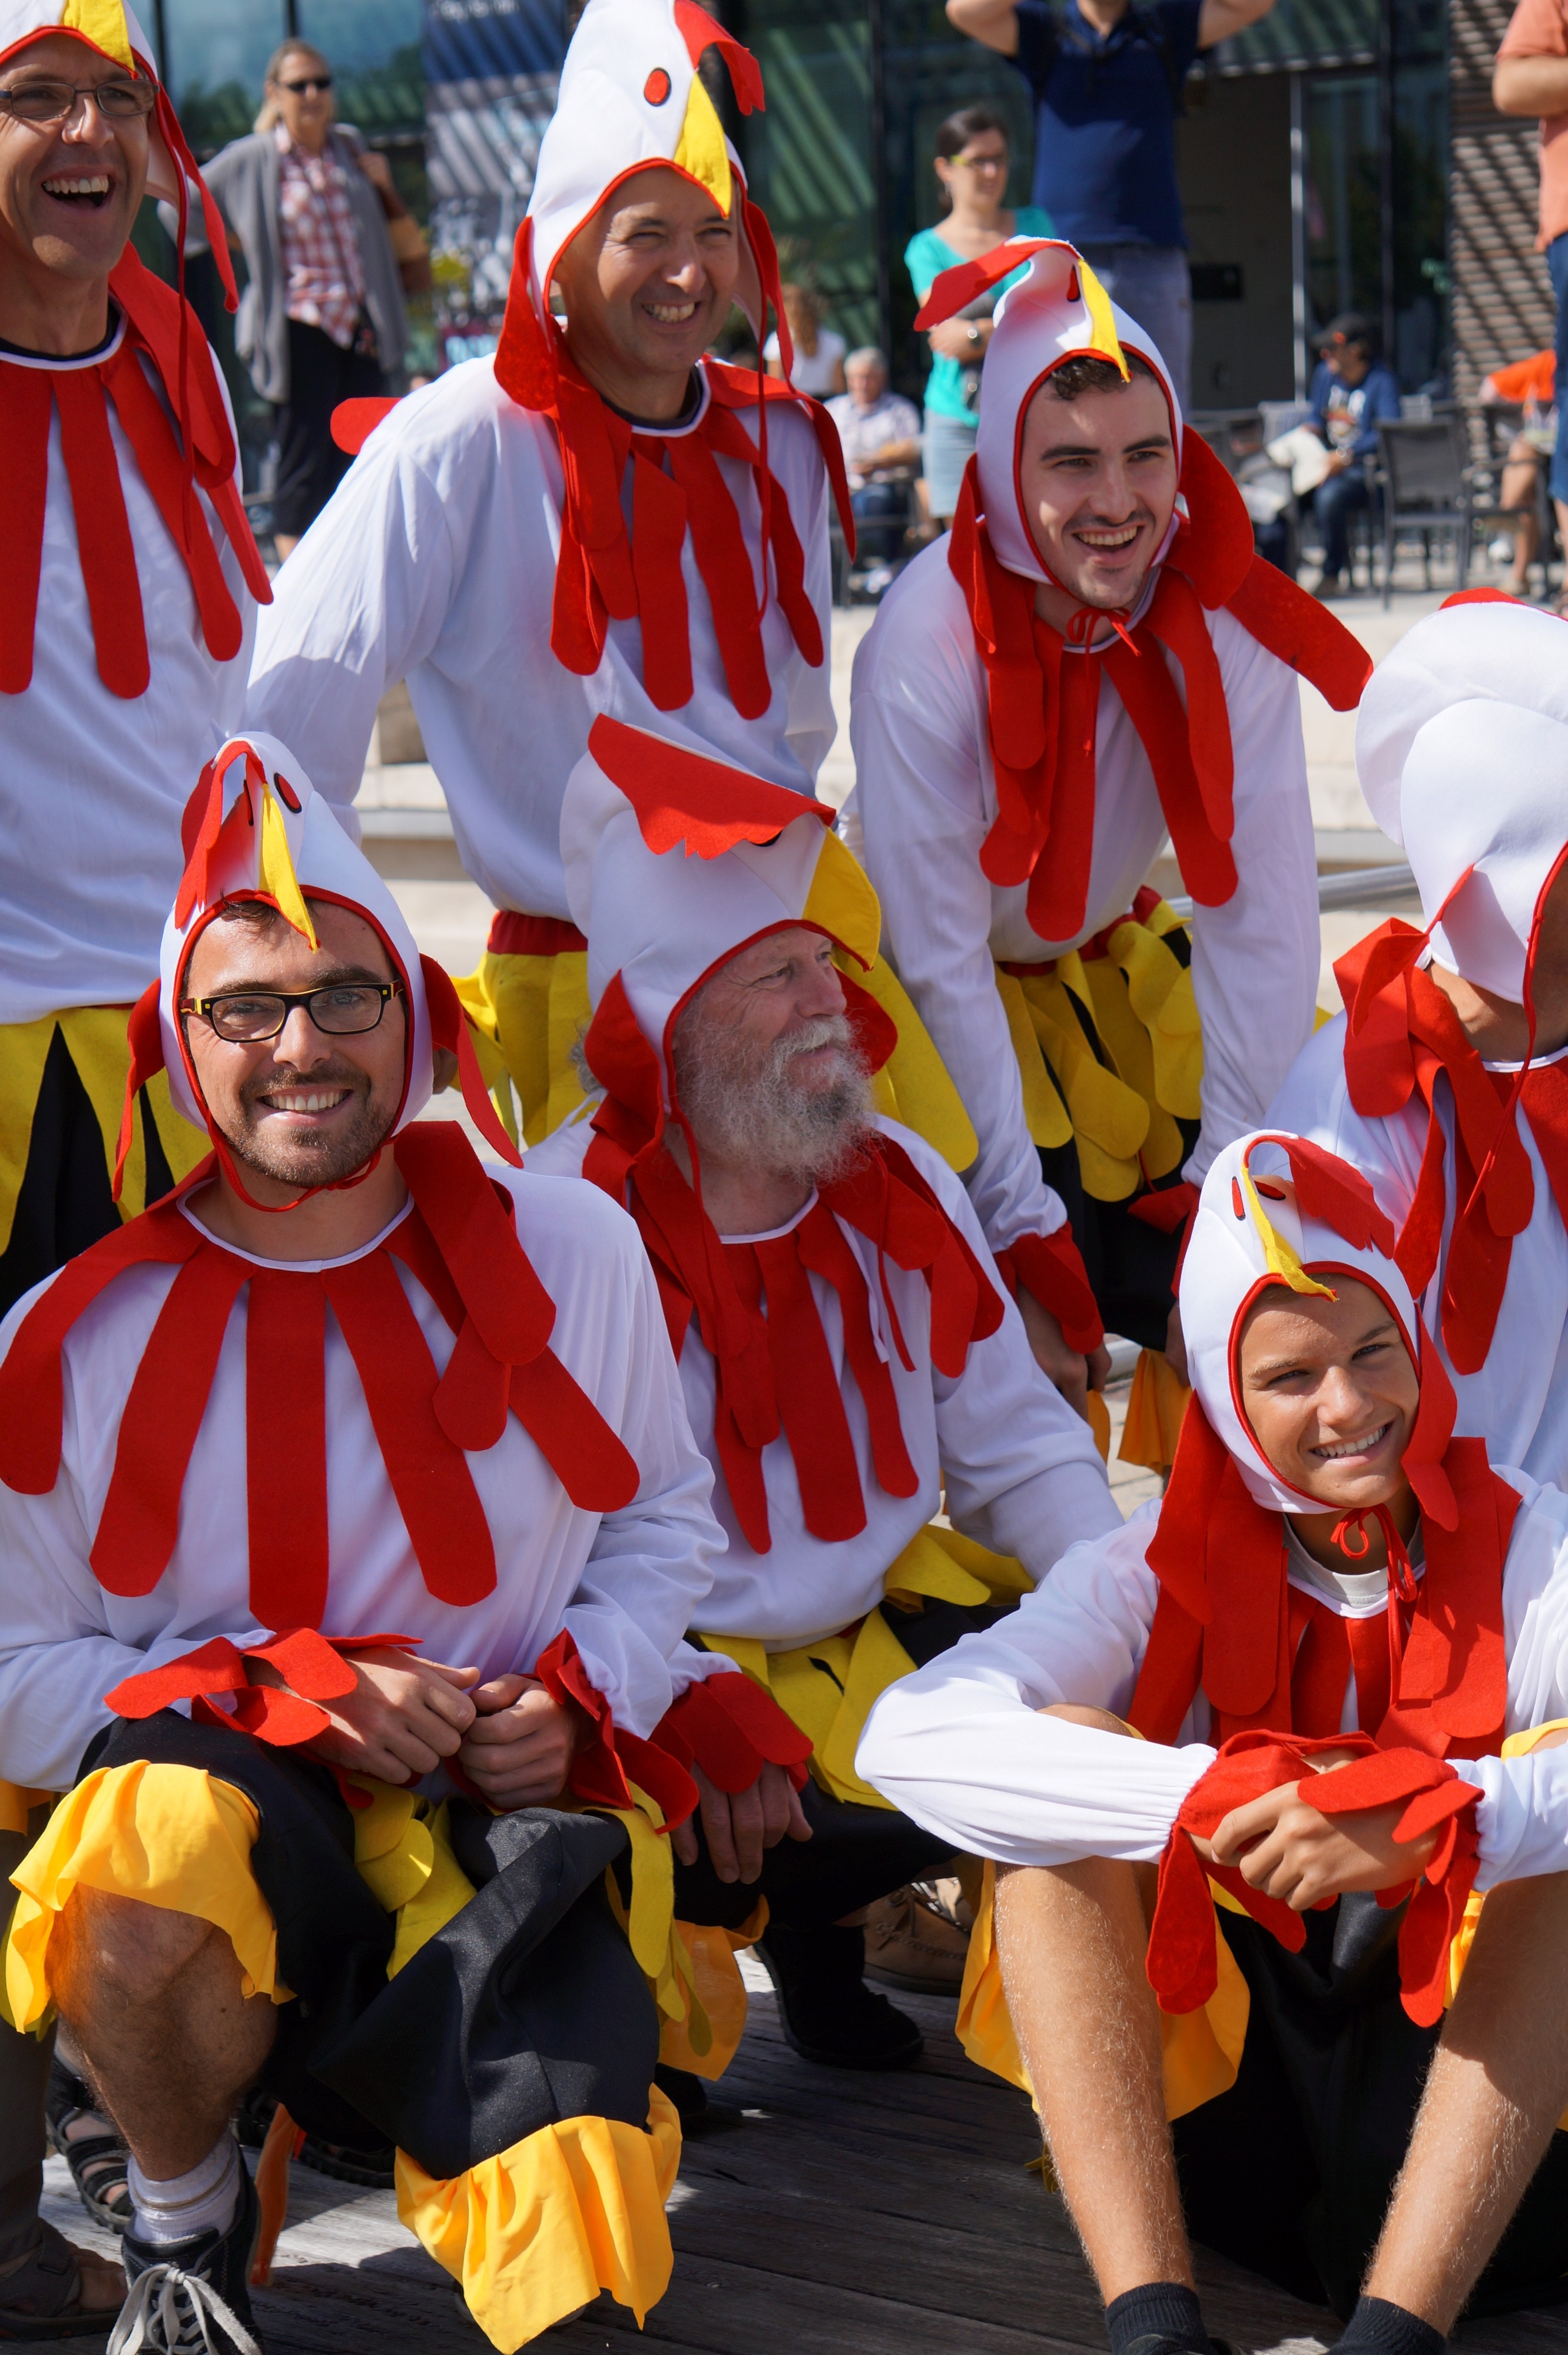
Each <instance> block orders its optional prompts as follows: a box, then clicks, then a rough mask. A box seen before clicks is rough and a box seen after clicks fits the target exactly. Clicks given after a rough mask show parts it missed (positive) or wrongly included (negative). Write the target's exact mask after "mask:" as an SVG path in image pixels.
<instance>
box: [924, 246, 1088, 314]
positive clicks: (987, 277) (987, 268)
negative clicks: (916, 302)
mask: <svg viewBox="0 0 1568 2355" xmlns="http://www.w3.org/2000/svg"><path fill="white" fill-rule="evenodd" d="M1052 246H1055V247H1057V248H1058V249H1059V250H1061V251H1062V252H1064V253H1065V252H1071V250H1072V248H1071V247H1069V246H1064V245H1062V242H1061V239H1060V238H1059V237H1011V238H1008V240H1006V242H1005V243H1004V244H1002V245H997V246H993V248H992V249H991V250H990V252H989V253H986V254H982V255H981V257H980V259H979V261H960V262H958V263H956V264H955V267H954V268H953V269H951V270H944V272H943V273H942V275H941V277H940V278H938V279H937V280H936V282H935V283H934V284H933V287H932V289H931V292H930V293H928V294H927V296H926V298H925V300H924V302H923V304H921V306H920V311H919V314H918V315H917V316H916V319H915V323H914V324H915V325H916V326H917V327H922V328H923V327H938V326H940V325H942V322H943V320H944V319H951V318H953V317H954V316H955V314H956V313H958V312H959V311H962V310H964V309H965V308H966V307H967V305H968V304H971V303H973V302H974V301H975V299H976V296H977V295H981V294H984V293H987V292H988V291H989V290H990V288H991V287H993V286H995V285H996V283H997V280H998V279H1001V278H1007V277H1008V276H1009V275H1010V274H1011V272H1013V271H1015V270H1017V269H1018V268H1019V264H1020V263H1021V262H1025V261H1033V260H1034V257H1035V255H1036V254H1037V253H1044V252H1046V251H1048V250H1050V249H1051V247H1052ZM1073 276H1074V278H1076V276H1077V272H1076V271H1075V272H1073ZM1071 299H1072V298H1071V296H1070V297H1069V300H1071Z"/></svg>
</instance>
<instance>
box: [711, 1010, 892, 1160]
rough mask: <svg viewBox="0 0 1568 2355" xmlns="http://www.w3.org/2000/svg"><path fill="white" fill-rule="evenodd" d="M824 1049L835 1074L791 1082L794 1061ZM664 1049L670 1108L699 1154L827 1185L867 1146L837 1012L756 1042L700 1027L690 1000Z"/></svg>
mask: <svg viewBox="0 0 1568 2355" xmlns="http://www.w3.org/2000/svg"><path fill="white" fill-rule="evenodd" d="M691 1017H695V1018H696V1019H695V1021H690V1022H689V1027H688V1018H691ZM829 1046H831V1047H837V1049H838V1050H839V1068H838V1071H837V1074H836V1075H835V1077H834V1078H833V1079H832V1080H831V1081H829V1082H826V1083H825V1084H822V1085H818V1086H816V1087H815V1088H810V1089H806V1088H801V1087H797V1086H796V1085H795V1082H794V1081H793V1080H792V1079H791V1077H790V1065H791V1063H792V1062H793V1061H794V1060H795V1057H796V1056H797V1055H799V1054H803V1053H805V1052H808V1051H810V1050H812V1049H816V1048H821V1047H829ZM674 1050H675V1064H676V1080H677V1088H678V1090H679V1094H680V1107H681V1110H682V1112H683V1113H684V1114H685V1115H686V1118H687V1121H688V1124H689V1126H690V1129H691V1132H692V1135H693V1136H694V1137H695V1138H696V1140H697V1149H698V1152H699V1155H706V1156H709V1157H710V1158H712V1159H715V1160H718V1161H721V1162H723V1163H724V1164H725V1165H726V1166H727V1167H731V1168H738V1167H747V1166H748V1165H750V1166H752V1167H757V1168H762V1169H765V1170H768V1171H770V1172H772V1173H773V1174H775V1175H779V1176H786V1177H796V1178H799V1179H801V1180H803V1181H809V1182H810V1183H811V1184H812V1185H816V1186H830V1185H832V1184H834V1183H835V1182H836V1180H837V1179H839V1178H842V1177H848V1176H849V1174H850V1173H851V1171H852V1170H854V1169H855V1168H857V1167H859V1164H860V1163H861V1162H862V1161H864V1160H865V1158H866V1156H867V1155H868V1154H869V1151H870V1149H871V1142H872V1139H873V1137H874V1135H875V1134H876V1125H875V1124H876V1113H875V1107H874V1104H873V1103H872V1098H871V1082H870V1074H869V1071H867V1069H866V1065H865V1062H864V1060H863V1059H862V1057H861V1055H860V1052H859V1047H858V1046H857V1043H856V1039H855V1034H854V1032H853V1030H852V1029H851V1028H850V1026H849V1023H848V1019H847V1018H845V1017H844V1016H843V1015H835V1016H832V1017H830V1018H827V1019H826V1020H823V1021H819V1022H812V1023H808V1024H805V1026H804V1027H803V1028H801V1029H800V1030H798V1031H796V1032H795V1033H794V1035H793V1036H791V1037H789V1038H787V1039H774V1040H773V1041H772V1042H771V1044H769V1045H767V1046H764V1047H757V1046H754V1045H753V1044H752V1041H751V1040H750V1039H746V1038H744V1037H743V1036H742V1035H741V1033H740V1032H739V1031H736V1030H732V1029H728V1028H720V1027H718V1026H717V1025H712V1026H709V1024H708V1023H706V1022H704V1021H703V1020H702V1018H701V1011H700V1009H699V1007H697V1006H693V1007H689V1008H688V1011H687V1014H686V1015H683V1016H682V1018H681V1021H680V1023H679V1024H678V1025H677V1031H676V1038H675V1042H674Z"/></svg>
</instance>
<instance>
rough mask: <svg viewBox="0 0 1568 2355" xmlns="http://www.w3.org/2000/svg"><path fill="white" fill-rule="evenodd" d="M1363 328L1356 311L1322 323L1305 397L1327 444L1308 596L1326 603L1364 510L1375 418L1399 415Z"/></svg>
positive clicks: (1387, 373) (1340, 578)
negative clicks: (1317, 562)
mask: <svg viewBox="0 0 1568 2355" xmlns="http://www.w3.org/2000/svg"><path fill="white" fill-rule="evenodd" d="M1374 349H1375V346H1374V340H1373V330H1372V326H1371V321H1370V320H1368V319H1364V318H1363V317H1362V315H1361V314H1360V312H1359V311H1343V312H1341V313H1340V314H1339V317H1338V318H1337V319H1330V320H1329V322H1328V325H1327V326H1326V327H1325V328H1324V330H1323V333H1322V336H1320V338H1319V340H1318V350H1319V352H1320V353H1321V354H1322V357H1321V358H1320V359H1319V361H1318V363H1317V368H1316V369H1315V370H1314V371H1313V377H1312V386H1311V390H1310V392H1309V394H1308V398H1309V400H1311V403H1312V423H1313V425H1314V426H1315V427H1316V429H1317V432H1319V433H1320V434H1321V435H1322V437H1323V439H1324V441H1325V442H1328V452H1329V473H1328V476H1327V478H1326V480H1325V481H1323V482H1321V483H1319V484H1318V485H1317V489H1316V490H1315V491H1314V492H1312V494H1311V496H1310V505H1311V507H1312V512H1313V514H1314V515H1315V516H1316V517H1317V528H1318V530H1319V531H1320V532H1321V533H1322V535H1323V577H1322V579H1321V580H1320V581H1318V583H1317V589H1316V591H1314V594H1315V595H1317V596H1319V597H1332V596H1337V595H1339V593H1340V592H1341V591H1345V590H1348V589H1349V587H1350V585H1351V583H1350V517H1351V515H1352V514H1353V513H1354V512H1356V511H1357V510H1358V509H1360V508H1361V507H1364V506H1368V505H1370V503H1371V485H1369V483H1368V481H1367V460H1368V459H1369V458H1371V457H1375V456H1376V454H1377V447H1378V420H1379V418H1380V417H1381V418H1388V419H1391V420H1396V419H1397V418H1398V416H1399V378H1397V377H1396V376H1395V374H1394V372H1393V370H1392V368H1387V367H1385V366H1384V364H1383V362H1382V361H1381V360H1380V359H1377V358H1375V357H1373V354H1374Z"/></svg>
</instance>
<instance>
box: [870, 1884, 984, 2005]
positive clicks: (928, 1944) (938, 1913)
mask: <svg viewBox="0 0 1568 2355" xmlns="http://www.w3.org/2000/svg"><path fill="white" fill-rule="evenodd" d="M960 1908H961V1909H962V1912H960V1910H959V1909H960ZM968 1910H969V1909H968V1907H967V1906H966V1905H965V1903H964V1900H963V1897H962V1895H961V1894H960V1892H959V1889H958V1883H957V1882H956V1881H936V1882H912V1883H911V1885H910V1886H909V1887H908V1888H905V1889H895V1890H894V1891H893V1893H892V1895H891V1897H883V1898H881V1899H880V1900H879V1901H878V1902H877V1903H876V1904H875V1905H869V1906H868V1907H867V1908H866V1921H865V1933H866V1977H868V1978H869V1979H875V1980H877V1982H878V1983H879V1985H880V1986H882V1987H902V1988H903V1989H904V1990H905V1992H906V1993H907V1994H909V1995H956V1994H957V1993H958V1990H959V1988H960V1987H962V1986H963V1984H964V1966H965V1961H966V1960H967V1958H968V1954H969V1930H968V1925H967V1923H965V1920H964V1918H963V1916H964V1915H965V1914H967V1913H968Z"/></svg>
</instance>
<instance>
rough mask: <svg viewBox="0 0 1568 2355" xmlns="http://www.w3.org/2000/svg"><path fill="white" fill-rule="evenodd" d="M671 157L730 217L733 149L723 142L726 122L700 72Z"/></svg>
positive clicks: (697, 74) (694, 78)
mask: <svg viewBox="0 0 1568 2355" xmlns="http://www.w3.org/2000/svg"><path fill="white" fill-rule="evenodd" d="M670 160H671V161H672V163H675V164H677V165H679V167H680V169H681V170H682V171H683V172H689V173H690V175H691V176H692V178H693V179H694V180H696V181H697V182H698V183H699V186H702V187H704V188H706V189H707V191H708V193H709V196H710V197H712V199H713V201H714V203H715V204H716V205H717V206H718V208H719V209H720V212H721V213H723V214H724V215H725V216H726V217H728V215H729V211H730V205H731V198H732V197H733V195H734V182H733V177H732V175H731V170H730V150H729V148H728V147H727V146H726V145H725V144H724V125H723V124H722V123H720V120H719V116H718V112H717V111H716V109H715V107H714V104H713V101H712V100H711V99H710V98H709V95H708V92H707V91H706V90H705V89H704V87H703V82H702V76H701V75H700V74H699V73H694V74H693V75H692V77H691V91H690V94H689V96H688V99H687V101H686V121H685V122H684V123H682V124H681V126H680V142H679V144H678V145H677V148H676V151H675V154H674V155H673V156H672V157H671V159H670Z"/></svg>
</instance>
